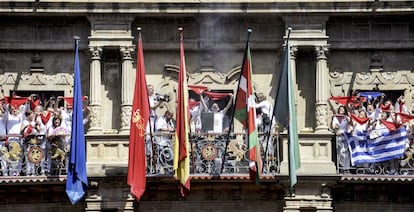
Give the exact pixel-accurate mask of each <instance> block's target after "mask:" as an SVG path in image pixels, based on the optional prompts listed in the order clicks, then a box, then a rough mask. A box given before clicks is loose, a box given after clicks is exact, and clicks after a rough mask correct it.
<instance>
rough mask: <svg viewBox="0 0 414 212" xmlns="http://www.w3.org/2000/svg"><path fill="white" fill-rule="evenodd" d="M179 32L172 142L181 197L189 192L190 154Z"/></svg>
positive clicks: (181, 36) (183, 64)
mask: <svg viewBox="0 0 414 212" xmlns="http://www.w3.org/2000/svg"><path fill="white" fill-rule="evenodd" d="M178 30H179V31H180V70H179V73H178V99H177V102H178V103H177V117H176V121H177V124H176V129H175V142H174V176H175V177H176V178H177V179H178V180H180V183H181V195H182V196H185V195H186V193H188V192H189V191H190V158H189V157H190V154H189V139H188V132H189V131H190V128H189V108H188V88H187V79H186V76H187V74H186V68H185V58H184V42H183V29H182V28H179V29H178Z"/></svg>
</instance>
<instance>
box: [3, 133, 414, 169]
mask: <svg viewBox="0 0 414 212" xmlns="http://www.w3.org/2000/svg"><path fill="white" fill-rule="evenodd" d="M147 138H148V139H147V142H146V154H147V175H148V176H159V175H166V176H172V175H173V160H174V143H173V142H174V134H173V133H163V134H160V133H158V134H157V133H155V134H153V136H152V139H151V136H147ZM151 141H152V142H151ZM259 142H260V144H261V145H260V146H261V156H262V161H263V173H264V174H278V173H279V172H280V163H281V159H282V158H281V157H280V152H281V151H280V148H281V142H280V140H279V139H278V137H277V136H271V137H270V139H268V137H267V136H266V134H259ZM69 145H70V136H69V135H58V136H55V137H53V138H50V137H49V138H46V137H45V136H43V135H31V136H28V137H25V138H22V137H21V136H20V135H8V138H7V139H6V140H3V141H0V176H43V175H45V176H46V175H52V176H53V175H65V174H66V168H67V161H68V152H69V149H70V148H69ZM226 148H227V150H226ZM189 151H190V174H191V175H220V174H221V175H238V174H247V173H248V164H249V160H248V147H247V143H246V139H245V134H242V133H232V134H230V136H229V137H228V135H227V134H202V133H198V134H191V135H190V150H189ZM224 154H226V155H224ZM336 155H337V170H338V173H339V174H353V175H368V174H369V175H413V174H414V145H412V146H411V147H410V148H408V149H407V151H406V153H405V155H404V156H403V158H400V159H394V160H390V161H384V162H381V163H375V164H363V165H358V166H349V167H344V166H343V164H344V161H343V160H344V158H343V157H342V156H341V152H340V148H338V149H337V154H336ZM223 161H224V162H223Z"/></svg>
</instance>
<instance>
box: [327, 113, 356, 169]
mask: <svg viewBox="0 0 414 212" xmlns="http://www.w3.org/2000/svg"><path fill="white" fill-rule="evenodd" d="M350 121H351V120H350V118H349V116H348V112H347V110H346V108H345V107H344V106H339V108H338V110H337V113H336V114H335V115H333V116H332V121H331V124H330V128H331V129H332V130H334V132H335V135H336V148H337V150H336V151H337V154H338V162H339V164H340V165H341V168H342V169H341V170H343V171H344V173H349V168H350V166H351V156H350V153H349V148H348V142H347V141H346V139H345V133H346V132H347V131H348V124H349V123H350Z"/></svg>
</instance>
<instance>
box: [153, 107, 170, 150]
mask: <svg viewBox="0 0 414 212" xmlns="http://www.w3.org/2000/svg"><path fill="white" fill-rule="evenodd" d="M173 116H174V114H173V113H172V112H170V111H168V110H167V111H165V113H164V115H163V116H160V117H158V119H157V121H156V122H155V129H156V132H158V133H166V135H162V136H161V138H160V141H159V142H158V144H159V145H161V146H168V145H169V143H170V142H171V139H172V136H171V133H173V132H174V131H175V121H174V119H173Z"/></svg>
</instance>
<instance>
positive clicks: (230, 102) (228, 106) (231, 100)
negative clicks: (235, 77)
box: [223, 93, 233, 113]
mask: <svg viewBox="0 0 414 212" xmlns="http://www.w3.org/2000/svg"><path fill="white" fill-rule="evenodd" d="M229 96H230V98H229V101H228V102H227V105H226V107H225V108H224V109H223V112H224V113H226V112H227V111H228V110H229V109H230V107H231V105H232V104H233V94H232V93H231V94H230V95H229Z"/></svg>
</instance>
